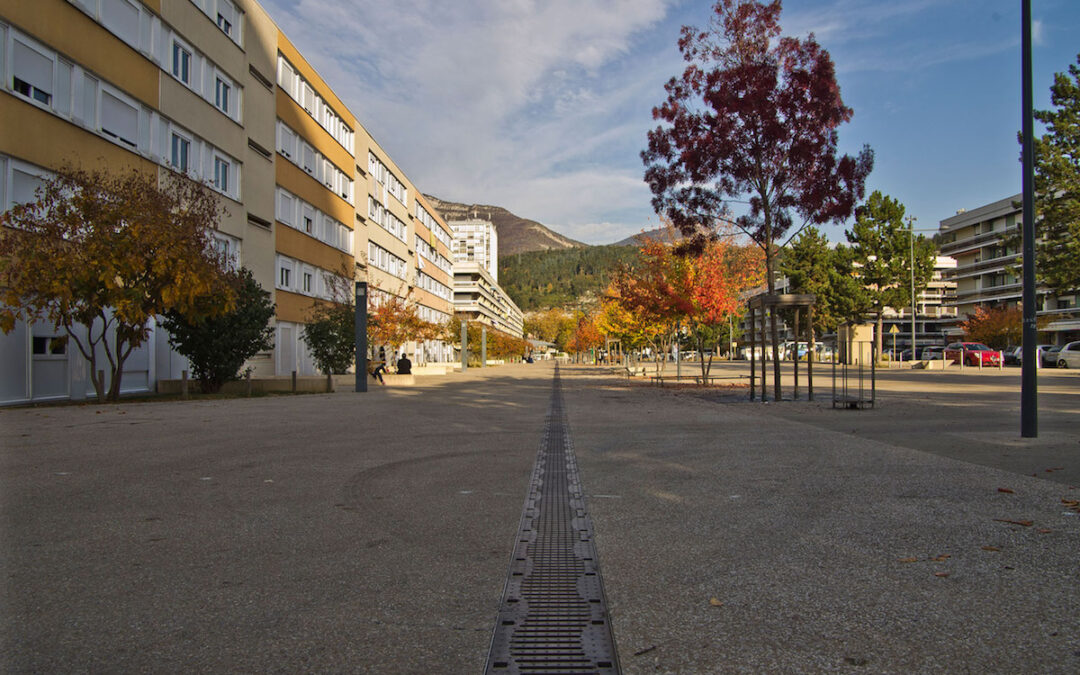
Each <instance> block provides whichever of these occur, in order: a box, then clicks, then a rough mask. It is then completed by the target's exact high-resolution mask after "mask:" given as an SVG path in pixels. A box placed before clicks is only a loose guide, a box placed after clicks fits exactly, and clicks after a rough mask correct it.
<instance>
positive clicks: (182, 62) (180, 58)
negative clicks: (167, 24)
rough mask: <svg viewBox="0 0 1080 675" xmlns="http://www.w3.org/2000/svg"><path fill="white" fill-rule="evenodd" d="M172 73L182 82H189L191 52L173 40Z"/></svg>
mask: <svg viewBox="0 0 1080 675" xmlns="http://www.w3.org/2000/svg"><path fill="white" fill-rule="evenodd" d="M172 74H173V77H175V78H176V79H178V80H180V81H181V82H183V83H184V84H188V85H190V84H191V52H189V51H188V50H186V49H184V48H183V47H182V46H180V43H179V42H173V48H172Z"/></svg>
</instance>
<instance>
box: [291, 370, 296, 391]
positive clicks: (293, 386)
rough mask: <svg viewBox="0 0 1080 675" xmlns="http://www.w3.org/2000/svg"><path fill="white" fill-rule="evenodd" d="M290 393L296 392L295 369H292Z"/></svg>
mask: <svg viewBox="0 0 1080 675" xmlns="http://www.w3.org/2000/svg"><path fill="white" fill-rule="evenodd" d="M292 393H294V394H295V393H296V371H295V370H294V371H292Z"/></svg>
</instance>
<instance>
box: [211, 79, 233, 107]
mask: <svg viewBox="0 0 1080 675" xmlns="http://www.w3.org/2000/svg"><path fill="white" fill-rule="evenodd" d="M230 92H232V86H230V85H229V83H228V82H225V81H224V80H222V79H221V78H220V77H218V78H215V83H214V105H215V106H217V107H218V109H220V110H221V112H223V113H225V114H228V113H229V94H230Z"/></svg>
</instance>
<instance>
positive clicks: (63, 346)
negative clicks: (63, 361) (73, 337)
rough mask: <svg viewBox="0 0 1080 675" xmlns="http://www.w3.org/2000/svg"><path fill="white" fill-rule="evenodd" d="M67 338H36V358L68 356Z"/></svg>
mask: <svg viewBox="0 0 1080 675" xmlns="http://www.w3.org/2000/svg"><path fill="white" fill-rule="evenodd" d="M67 343H68V339H67V336H66V335H64V336H61V337H38V336H36V335H35V336H34V355H35V356H46V355H47V356H62V355H64V354H67Z"/></svg>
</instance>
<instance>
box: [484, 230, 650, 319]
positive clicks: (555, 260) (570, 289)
mask: <svg viewBox="0 0 1080 675" xmlns="http://www.w3.org/2000/svg"><path fill="white" fill-rule="evenodd" d="M637 256H638V249H637V248H635V247H632V246H587V247H582V248H570V249H562V250H552V251H530V252H528V253H518V254H515V255H511V256H506V257H502V258H499V285H500V286H502V287H503V289H504V290H505V291H506V292H507V293H508V294H509V295H510V297H511V298H512V299H513V300H514V302H516V303H517V305H518V307H520V308H521V310H522V311H524V312H529V311H532V310H536V309H547V308H549V307H567V306H570V305H572V304H574V302H575V301H576V300H577V299H578V298H580V297H582V296H583V295H587V294H593V295H596V294H599V293H600V292H601V291H603V290H604V288H606V287H607V285H608V282H609V281H610V280H611V274H612V272H613V271H614V270H615V269H616V268H617V267H618V266H619V265H620V264H621V263H631V262H633V261H634V260H636V259H637Z"/></svg>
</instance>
